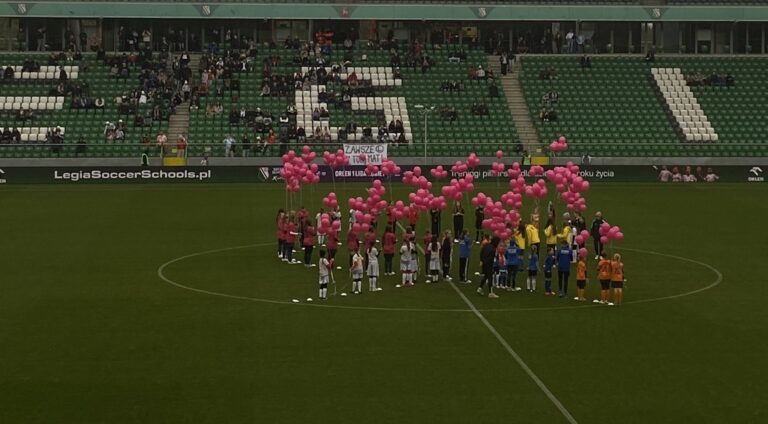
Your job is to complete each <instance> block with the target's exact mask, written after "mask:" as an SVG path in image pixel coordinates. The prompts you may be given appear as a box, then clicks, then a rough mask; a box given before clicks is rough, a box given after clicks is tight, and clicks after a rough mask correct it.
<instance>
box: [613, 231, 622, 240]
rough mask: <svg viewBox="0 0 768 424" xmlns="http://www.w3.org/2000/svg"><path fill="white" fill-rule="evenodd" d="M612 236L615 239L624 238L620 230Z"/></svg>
mask: <svg viewBox="0 0 768 424" xmlns="http://www.w3.org/2000/svg"><path fill="white" fill-rule="evenodd" d="M614 238H615V239H616V240H624V233H622V232H621V231H619V232H618V233H616V235H615V236H614Z"/></svg>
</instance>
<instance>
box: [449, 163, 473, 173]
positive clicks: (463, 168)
mask: <svg viewBox="0 0 768 424" xmlns="http://www.w3.org/2000/svg"><path fill="white" fill-rule="evenodd" d="M468 170H469V167H468V166H467V164H466V163H464V162H462V161H460V160H457V161H456V163H454V164H453V166H451V172H455V173H457V174H461V173H463V172H467V171H468Z"/></svg>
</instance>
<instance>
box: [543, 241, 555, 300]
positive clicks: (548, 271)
mask: <svg viewBox="0 0 768 424" xmlns="http://www.w3.org/2000/svg"><path fill="white" fill-rule="evenodd" d="M554 266H555V249H554V248H551V247H550V248H548V249H547V258H546V259H545V260H544V295H545V296H554V295H555V293H554V292H553V291H552V267H554Z"/></svg>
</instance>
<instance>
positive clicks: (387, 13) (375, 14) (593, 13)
mask: <svg viewBox="0 0 768 424" xmlns="http://www.w3.org/2000/svg"><path fill="white" fill-rule="evenodd" d="M149 4H151V5H152V7H147V6H148V5H149ZM532 6H533V7H532ZM0 16H2V17H30V18H31V17H38V18H42V17H51V18H63V17H67V18H73V17H78V18H144V19H147V18H155V19H163V18H166V19H167V18H190V19H192V18H205V19H264V18H268V19H350V20H361V19H365V20H367V19H378V20H412V21H413V20H416V21H418V20H435V21H438V20H450V21H484V20H489V21H504V20H507V21H523V20H526V21H552V20H580V21H638V22H664V21H670V22H686V21H687V22H702V21H704V22H706V21H712V22H736V21H739V22H744V21H752V22H755V21H768V5H766V6H722V5H720V6H704V7H702V6H627V5H622V6H618V5H616V6H614V5H571V6H564V5H531V4H491V5H487V6H483V5H480V4H477V5H474V4H425V3H421V4H419V3H411V4H402V3H390V4H383V3H378V4H370V3H366V4H360V3H357V4H342V3H339V4H329V3H311V2H307V3H204V2H200V3H176V2H144V1H141V2H138V1H137V2H133V1H122V2H96V1H80V2H78V1H69V2H65V1H53V2H3V3H0Z"/></svg>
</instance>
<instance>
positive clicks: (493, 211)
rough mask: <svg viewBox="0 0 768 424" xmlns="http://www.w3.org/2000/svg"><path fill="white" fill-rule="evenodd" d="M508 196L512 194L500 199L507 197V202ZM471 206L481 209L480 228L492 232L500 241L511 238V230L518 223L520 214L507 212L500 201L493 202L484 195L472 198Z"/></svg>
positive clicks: (513, 210)
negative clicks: (481, 219) (482, 217)
mask: <svg viewBox="0 0 768 424" xmlns="http://www.w3.org/2000/svg"><path fill="white" fill-rule="evenodd" d="M510 195H514V193H507V194H505V195H503V196H502V198H504V197H505V196H507V199H505V200H508V199H509V196H510ZM472 204H473V205H475V206H482V207H483V215H484V217H485V219H483V223H482V226H483V228H484V229H486V230H488V231H491V232H493V235H495V236H497V237H499V238H501V239H507V238H510V237H512V234H513V233H514V230H513V229H514V228H515V227H516V226H517V225H518V224H519V223H520V214H519V213H518V212H517V210H515V209H512V210H509V211H507V210H506V209H504V204H503V203H502V202H501V201H495V202H494V201H493V198H492V197H490V196H488V195H486V194H485V193H478V194H477V196H475V197H473V198H472Z"/></svg>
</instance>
